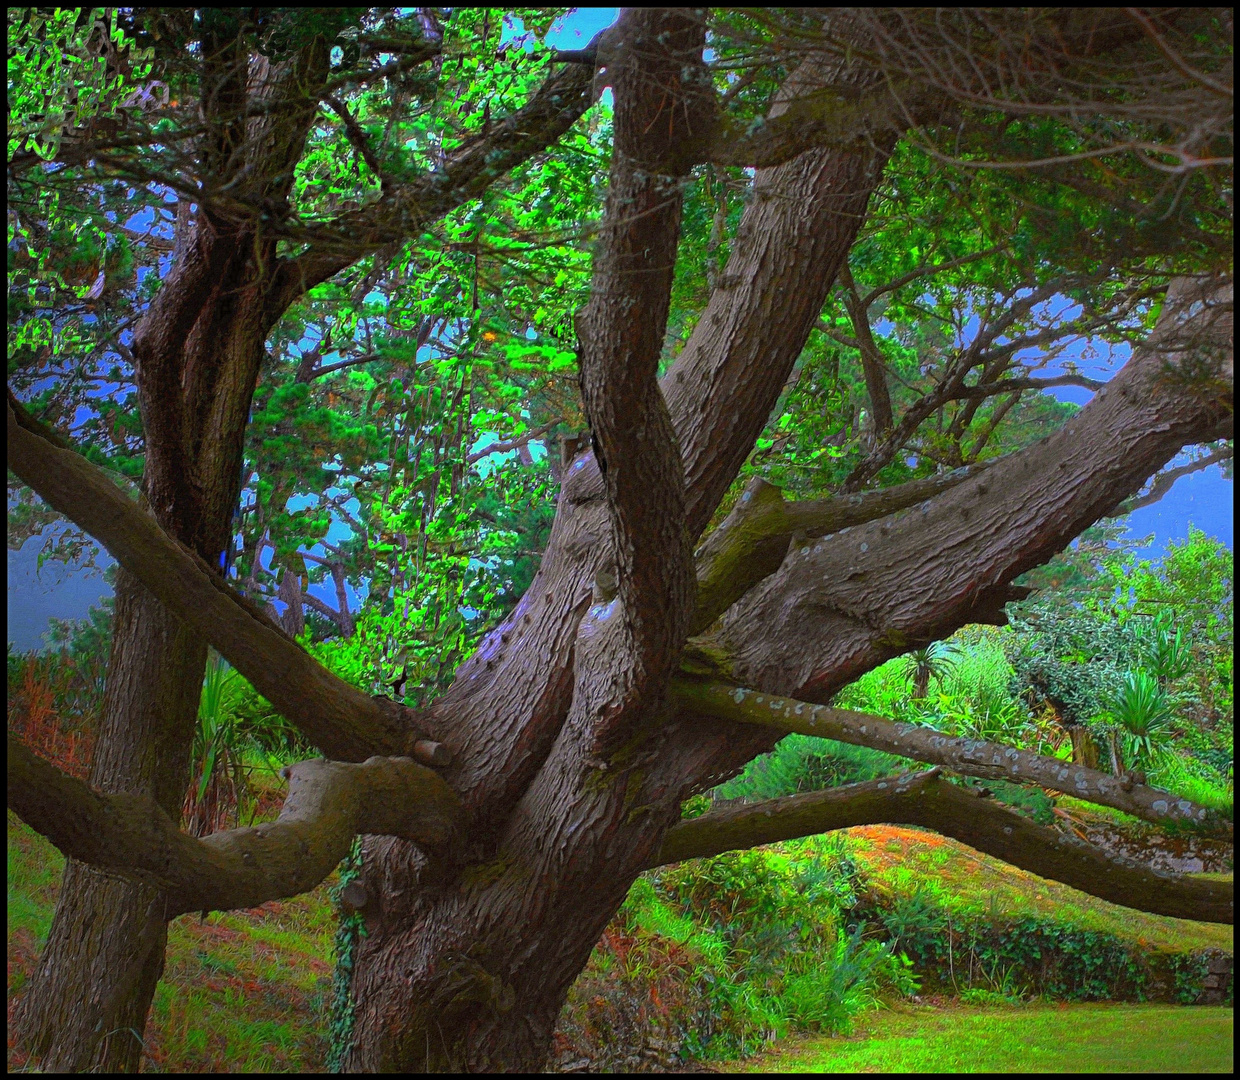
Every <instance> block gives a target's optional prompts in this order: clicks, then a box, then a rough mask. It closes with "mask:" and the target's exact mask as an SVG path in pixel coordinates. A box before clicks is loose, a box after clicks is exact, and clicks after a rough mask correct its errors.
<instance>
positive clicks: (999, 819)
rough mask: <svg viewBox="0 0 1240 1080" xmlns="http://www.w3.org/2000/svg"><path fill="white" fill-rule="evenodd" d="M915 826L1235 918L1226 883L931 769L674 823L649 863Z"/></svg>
mask: <svg viewBox="0 0 1240 1080" xmlns="http://www.w3.org/2000/svg"><path fill="white" fill-rule="evenodd" d="M884 823H886V824H899V825H919V826H921V827H923V828H927V829H932V830H934V831H935V832H937V833H941V834H942V835H944V836H951V837H953V838H954V839H956V840H960V841H962V842H963V843H965V844H968V845H969V846H970V847H973V848H976V849H977V850H978V851H984V852H985V853H986V854H987V855H993V856H994V857H995V858H997V859H1002V860H1003V861H1004V862H1006V863H1008V864H1009V865H1011V866H1017V867H1020V868H1021V869H1022V870H1028V871H1030V872H1032V873H1034V874H1038V875H1040V876H1041V877H1044V878H1049V879H1050V880H1051V881H1059V882H1062V883H1063V884H1065V885H1071V886H1072V887H1073V888H1074V889H1080V890H1081V892H1084V893H1088V894H1089V895H1090V896H1097V897H1099V898H1101V899H1103V900H1108V901H1110V902H1111V903H1113V904H1122V905H1124V906H1125V907H1130V908H1136V909H1137V910H1138V911H1148V912H1152V913H1153V914H1155V915H1170V916H1171V917H1173V918H1177V919H1196V920H1198V921H1201V922H1217V923H1227V924H1228V925H1231V924H1233V923H1234V920H1235V904H1234V901H1233V897H1232V883H1231V882H1230V881H1213V880H1209V879H1204V878H1198V877H1190V876H1188V875H1179V874H1166V873H1162V872H1160V871H1157V870H1151V869H1149V868H1148V867H1145V866H1141V865H1140V864H1139V863H1136V862H1134V861H1132V860H1131V859H1125V858H1123V857H1121V856H1113V855H1108V854H1106V853H1105V852H1103V851H1101V850H1100V849H1099V848H1096V847H1094V846H1092V845H1091V844H1086V843H1084V842H1083V841H1081V840H1078V839H1077V838H1076V837H1075V836H1067V835H1064V834H1063V833H1060V832H1058V831H1057V830H1055V829H1048V828H1046V827H1045V826H1042V825H1038V824H1036V823H1035V822H1033V821H1030V820H1029V819H1028V818H1026V817H1022V816H1021V815H1020V814H1018V813H1016V812H1015V811H1013V810H1008V809H1007V808H1006V807H1004V806H1002V805H1001V804H998V803H996V802H994V801H993V800H989V799H985V798H978V796H977V795H976V794H973V793H971V792H969V791H967V790H965V789H963V788H960V787H957V786H956V785H954V784H948V783H944V782H943V781H942V779H941V778H940V776H939V770H938V769H931V770H930V771H929V772H924V773H917V774H909V773H904V774H903V775H901V776H899V777H894V778H892V779H891V780H872V781H870V782H869V783H865V784H849V785H848V786H846V787H840V788H832V789H830V790H827V791H816V792H812V793H810V794H807V795H792V796H789V797H787V798H784V799H769V800H767V801H766V802H761V803H758V804H756V805H749V806H740V807H730V808H728V809H726V810H717V811H714V812H713V813H709V814H704V815H703V816H702V817H699V818H693V819H692V820H689V821H681V822H679V823H678V824H676V825H673V826H672V828H671V829H670V830H668V833H667V835H666V836H665V837H664V840H663V847H662V848H661V849H660V850H659V854H658V856H657V857H656V858H654V859H652V860H651V862H650V866H652V867H653V866H661V865H663V864H665V863H671V862H680V861H681V860H682V859H693V858H699V857H702V856H707V855H717V854H719V853H720V852H723V851H731V850H733V849H735V848H749V847H753V846H755V845H756V844H770V843H774V842H776V841H779V840H792V839H795V838H796V837H799V836H812V835H815V834H817V833H824V832H831V831H832V830H835V829H846V828H849V827H851V826H853V825H877V824H884Z"/></svg>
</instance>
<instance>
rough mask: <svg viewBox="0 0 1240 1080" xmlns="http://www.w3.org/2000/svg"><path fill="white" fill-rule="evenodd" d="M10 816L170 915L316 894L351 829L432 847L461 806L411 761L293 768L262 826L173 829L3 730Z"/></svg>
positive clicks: (147, 801) (147, 803)
mask: <svg viewBox="0 0 1240 1080" xmlns="http://www.w3.org/2000/svg"><path fill="white" fill-rule="evenodd" d="M8 758H9V764H8V789H9V795H8V798H9V801H8V805H9V808H10V809H11V810H13V811H15V812H16V813H17V814H18V815H19V816H20V817H21V818H22V820H23V821H25V822H26V824H28V825H29V826H30V827H31V828H33V829H34V830H35V831H36V832H39V833H42V834H43V835H44V836H46V837H47V838H48V839H49V840H50V841H51V842H52V843H53V844H55V845H56V846H57V847H58V848H59V849H60V850H61V851H62V852H64V853H65V855H68V856H71V857H73V858H75V859H79V860H80V861H82V862H85V863H89V864H91V865H92V866H98V867H102V868H103V869H107V870H113V871H116V872H117V873H120V874H123V875H126V876H128V877H133V878H137V879H139V880H141V881H145V882H147V883H148V884H152V885H156V886H158V887H159V888H161V889H164V890H165V891H166V892H167V895H168V907H167V910H166V912H165V914H166V917H167V918H173V917H175V916H177V915H180V914H182V913H184V912H186V911H227V910H230V909H233V908H248V907H256V906H257V905H258V904H262V903H264V902H266V901H267V900H277V899H281V898H284V897H289V896H297V895H298V894H300V893H303V892H306V891H307V890H309V889H313V888H314V887H315V886H316V885H318V884H319V883H320V882H321V881H323V879H324V878H326V877H327V875H328V874H330V873H331V872H332V870H333V869H335V867H336V864H337V863H339V862H340V860H341V859H342V858H344V856H345V855H347V854H348V852H349V845H350V844H351V843H352V842H353V837H354V836H356V835H357V834H358V833H373V834H376V835H380V836H399V837H403V838H404V839H406V840H413V841H416V842H417V843H420V844H425V845H430V846H435V845H441V844H443V843H445V842H446V841H447V840H448V839H449V838H450V837H451V835H452V831H453V828H454V826H455V824H456V822H457V820H458V817H459V802H458V800H457V797H456V795H455V794H454V793H453V791H452V789H451V788H449V787H448V785H447V784H445V783H444V782H443V780H441V779H440V778H439V776H438V775H437V774H436V773H434V772H432V771H431V770H430V769H427V768H424V767H423V766H421V765H418V764H417V763H416V762H414V761H413V760H412V759H411V758H380V757H372V758H370V759H368V760H367V761H365V762H362V763H361V764H353V763H349V762H341V761H324V760H323V759H321V758H316V759H314V760H312V761H302V762H299V763H298V764H296V765H290V766H288V767H287V769H286V770H285V773H286V775H287V776H288V780H289V793H288V797H287V798H286V799H285V800H284V809H283V810H282V811H281V812H280V817H279V818H278V819H277V820H276V821H275V822H273V823H272V824H269V825H257V826H255V827H253V828H249V829H232V830H229V831H228V832H219V833H213V834H212V835H210V836H207V837H204V838H202V839H201V840H198V839H195V838H194V837H192V836H190V835H189V834H187V833H184V832H181V831H180V830H179V829H178V828H177V827H176V825H174V824H173V823H172V820H171V819H170V818H169V817H168V815H167V814H166V813H165V812H164V810H163V808H162V807H161V806H160V805H159V804H158V803H157V802H156V801H155V800H154V799H152V798H149V797H148V796H145V795H128V794H117V795H104V794H101V793H100V792H98V791H95V790H94V789H93V788H92V787H90V786H89V785H88V784H86V783H85V782H84V781H82V780H78V779H77V778H76V777H72V776H69V775H67V774H65V773H63V772H61V771H60V770H59V769H57V768H56V766H54V765H52V764H51V763H50V762H48V761H45V760H43V759H42V758H40V757H38V756H37V755H36V754H34V753H32V752H31V751H30V750H29V749H27V747H26V746H25V745H23V744H22V742H21V741H20V740H19V739H18V738H17V737H16V736H14V735H13V734H12V732H10V733H9V743H8Z"/></svg>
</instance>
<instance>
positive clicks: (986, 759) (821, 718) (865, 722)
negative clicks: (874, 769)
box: [672, 678, 1233, 837]
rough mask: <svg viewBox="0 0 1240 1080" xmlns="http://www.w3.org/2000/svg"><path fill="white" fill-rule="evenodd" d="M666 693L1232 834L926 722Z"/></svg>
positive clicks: (1158, 801)
mask: <svg viewBox="0 0 1240 1080" xmlns="http://www.w3.org/2000/svg"><path fill="white" fill-rule="evenodd" d="M672 700H673V701H674V702H675V703H676V704H677V705H678V706H679V707H681V708H685V709H688V710H690V711H692V712H694V713H701V714H706V715H709V716H718V717H720V718H722V719H726V720H735V721H739V722H740V723H742V724H760V725H762V726H763V727H775V728H779V729H780V730H781V731H797V732H800V733H801V734H802V735H816V736H819V737H820V738H824V739H835V740H837V741H838V742H846V743H852V744H853V745H855V746H869V747H873V748H874V749H876V750H884V751H886V752H887V753H889V754H896V755H898V756H899V757H906V758H912V759H914V760H915V761H925V762H927V763H929V764H932V765H944V766H946V767H947V768H949V769H951V770H953V771H954V772H959V773H964V774H965V775H967V776H981V777H985V778H986V779H988V780H1007V781H1009V782H1010V783H1015V784H1040V785H1041V786H1043V787H1048V788H1054V789H1055V790H1057V791H1066V792H1068V793H1070V794H1071V795H1074V796H1075V797H1076V798H1078V799H1084V800H1086V801H1088V802H1093V803H1098V804H1100V805H1102V806H1111V807H1114V808H1115V809H1116V810H1122V811H1124V813H1126V814H1132V815H1133V816H1134V817H1139V818H1143V819H1144V820H1146V821H1153V822H1157V823H1160V824H1165V823H1167V822H1177V823H1184V822H1188V823H1191V824H1193V825H1195V826H1198V827H1201V828H1204V829H1207V830H1209V831H1211V832H1215V833H1219V834H1222V835H1226V836H1228V837H1230V836H1231V835H1232V834H1233V827H1232V823H1231V822H1230V821H1228V820H1226V819H1225V818H1223V817H1222V816H1221V815H1220V814H1218V813H1217V812H1215V811H1213V810H1208V809H1206V808H1205V807H1203V806H1196V805H1194V804H1193V803H1191V802H1189V801H1188V800H1187V799H1180V798H1177V797H1176V796H1175V795H1172V794H1170V793H1169V792H1166V791H1159V790H1158V789H1157V788H1152V787H1147V786H1146V785H1145V784H1134V783H1131V782H1129V781H1128V780H1125V779H1121V778H1119V777H1114V776H1108V775H1107V774H1106V773H1101V772H1098V771H1097V770H1096V769H1087V768H1085V767H1084V766H1082V765H1072V764H1070V763H1068V762H1064V761H1059V760H1058V759H1057V758H1053V757H1046V756H1045V755H1043V754H1034V753H1030V752H1029V751H1028V750H1018V749H1017V748H1016V747H1014V746H1005V745H1003V744H1001V743H993V742H988V741H986V740H985V739H961V738H953V737H952V736H950V735H944V734H943V733H942V732H939V731H935V730H934V729H933V728H924V727H918V726H917V725H916V724H897V723H893V722H892V721H890V720H887V719H885V718H883V717H881V716H873V715H871V714H869V713H860V712H853V711H852V710H850V709H833V708H829V707H828V706H826V705H810V704H808V703H806V702H803V701H794V700H792V699H790V698H782V697H774V696H772V695H770V694H758V693H755V692H754V691H753V690H746V689H743V688H741V687H738V686H728V685H725V684H723V683H717V682H707V681H700V680H696V679H683V678H682V679H676V680H675V681H674V682H673V683H672Z"/></svg>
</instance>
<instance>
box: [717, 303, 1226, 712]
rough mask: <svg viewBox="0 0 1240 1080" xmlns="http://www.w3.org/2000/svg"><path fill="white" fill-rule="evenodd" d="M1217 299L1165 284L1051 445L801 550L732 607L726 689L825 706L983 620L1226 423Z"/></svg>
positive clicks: (1221, 311) (725, 635)
mask: <svg viewBox="0 0 1240 1080" xmlns="http://www.w3.org/2000/svg"><path fill="white" fill-rule="evenodd" d="M1231 319H1232V313H1231V290H1230V286H1229V285H1224V284H1220V283H1219V282H1217V281H1215V282H1214V283H1213V284H1211V285H1209V286H1208V287H1207V288H1205V289H1203V290H1196V289H1190V288H1189V283H1187V282H1185V281H1182V280H1181V281H1177V282H1174V283H1173V285H1172V287H1171V288H1170V289H1169V290H1168V297H1167V300H1166V303H1165V305H1164V308H1163V311H1162V314H1161V315H1160V317H1159V321H1158V324H1157V326H1156V327H1155V329H1154V331H1153V332H1152V333H1151V334H1150V335H1149V337H1148V338H1147V339H1146V340H1145V341H1144V342H1142V343H1141V345H1140V346H1139V347H1138V348H1137V349H1136V350H1135V351H1134V353H1133V357H1132V359H1131V360H1130V361H1129V362H1128V363H1127V364H1126V365H1125V366H1124V368H1123V369H1122V370H1121V371H1120V372H1119V373H1118V374H1117V375H1116V376H1115V377H1114V378H1113V379H1112V380H1111V381H1110V382H1109V383H1108V384H1107V385H1106V386H1105V387H1104V388H1103V389H1102V390H1100V391H1098V393H1097V394H1095V395H1094V397H1093V399H1092V400H1091V401H1090V403H1089V404H1088V405H1086V406H1085V407H1084V408H1083V409H1082V410H1081V411H1080V412H1079V413H1078V414H1076V415H1075V416H1073V417H1072V418H1071V419H1070V420H1068V422H1067V423H1066V424H1065V425H1064V426H1063V427H1062V428H1061V429H1060V430H1058V431H1057V432H1055V433H1054V434H1053V435H1050V436H1048V437H1047V438H1046V439H1044V440H1042V441H1041V442H1040V443H1037V444H1035V445H1034V446H1031V447H1027V448H1026V449H1024V450H1022V451H1020V452H1018V453H1015V454H1010V455H1008V456H1007V457H1005V458H1003V459H1001V460H1000V461H998V462H996V463H994V464H992V465H991V466H990V468H989V469H987V470H986V472H985V473H983V474H982V475H980V476H976V477H972V478H970V479H967V480H966V481H965V482H964V483H962V484H960V485H959V486H957V487H956V488H954V489H953V490H951V491H949V492H946V493H944V494H943V495H941V496H939V497H938V498H936V499H934V500H930V501H927V502H926V503H924V504H923V505H922V506H921V507H919V508H918V509H917V510H911V509H910V510H907V511H905V512H904V513H903V514H902V515H900V516H898V517H896V518H894V519H883V520H881V521H878V522H873V523H871V524H869V525H864V526H862V527H860V528H858V529H856V530H854V531H852V532H851V533H849V534H848V535H847V536H846V537H845V536H837V537H836V538H835V540H834V541H833V542H832V543H823V544H814V545H804V546H803V547H802V548H801V549H799V550H798V551H797V552H796V553H795V554H794V555H792V556H791V557H789V558H787V559H785V560H784V562H783V564H782V565H781V567H780V569H779V570H778V571H777V572H776V573H774V574H772V575H771V576H770V577H768V578H766V579H765V580H764V581H762V582H761V584H759V585H758V586H757V587H756V588H754V589H751V590H750V592H749V593H748V594H747V595H746V596H745V597H744V598H743V599H742V600H741V602H740V603H737V604H734V605H733V606H732V608H731V609H730V610H729V611H728V612H727V614H726V616H725V618H724V621H723V624H722V625H721V627H720V629H719V631H718V632H717V633H716V635H715V636H714V638H713V639H712V641H713V648H714V649H716V650H717V651H718V652H720V653H722V654H726V655H728V656H729V657H730V658H731V661H730V662H731V667H732V676H731V677H732V679H733V681H735V682H737V683H740V684H742V685H748V686H753V687H756V688H757V689H759V690H760V691H763V692H771V693H776V694H781V695H785V696H789V697H796V698H798V699H802V700H805V701H812V702H817V703H826V702H827V701H828V700H829V699H830V697H831V695H832V694H834V693H835V692H836V691H837V690H839V689H840V688H841V687H843V686H846V685H847V684H848V683H850V682H852V681H853V680H854V679H856V678H857V677H858V676H859V675H861V674H862V673H863V672H865V671H868V670H870V669H871V668H873V667H875V666H877V665H878V664H880V663H882V662H883V661H884V660H887V659H889V658H890V657H892V656H896V655H899V654H900V653H903V652H906V651H907V650H908V649H909V648H911V647H914V646H915V645H916V644H917V643H918V642H926V641H933V640H936V639H939V638H943V637H946V636H947V635H949V634H950V633H952V632H953V631H954V630H956V629H957V628H958V627H960V626H962V625H964V624H965V623H968V622H977V621H979V614H983V615H985V616H986V617H993V616H994V615H995V614H997V612H998V611H999V610H1000V609H1001V607H1002V604H1003V602H1004V600H1005V599H1006V595H1007V593H1006V591H1007V589H1008V583H1009V582H1011V581H1012V579H1013V578H1015V577H1016V576H1017V575H1019V574H1021V573H1023V572H1024V571H1026V570H1029V569H1031V568H1033V567H1034V566H1038V565H1040V564H1041V563H1043V562H1045V561H1046V560H1047V559H1048V558H1049V557H1050V556H1051V555H1053V554H1054V553H1055V552H1057V551H1059V550H1061V549H1062V548H1063V547H1065V546H1066V545H1067V544H1068V543H1069V542H1070V541H1071V540H1072V539H1073V538H1074V537H1076V536H1078V535H1080V533H1081V532H1082V531H1083V530H1084V529H1085V528H1086V527H1088V526H1089V525H1091V524H1093V523H1094V522H1095V521H1097V520H1098V518H1100V517H1102V516H1103V515H1105V514H1107V513H1109V512H1110V511H1111V510H1112V509H1113V508H1114V507H1115V505H1116V503H1117V502H1119V501H1120V499H1122V498H1123V497H1125V496H1127V495H1128V494H1130V493H1131V492H1132V491H1134V490H1137V489H1139V487H1140V486H1141V485H1142V484H1143V483H1144V482H1145V480H1146V479H1147V478H1148V477H1149V476H1150V474H1151V473H1153V472H1154V471H1156V470H1157V469H1158V468H1159V467H1161V466H1162V465H1163V464H1164V463H1165V462H1166V461H1168V460H1169V459H1170V458H1172V457H1173V456H1174V455H1175V454H1176V453H1178V452H1179V451H1180V449H1181V448H1182V447H1183V446H1185V445H1188V444H1190V443H1196V442H1200V441H1202V440H1203V439H1213V438H1218V437H1219V436H1218V435H1217V434H1215V432H1216V431H1217V429H1219V427H1220V425H1223V424H1226V423H1229V422H1230V417H1231V412H1232V389H1231V379H1232V373H1231V368H1232V359H1231V358H1232V348H1233V346H1232V339H1231Z"/></svg>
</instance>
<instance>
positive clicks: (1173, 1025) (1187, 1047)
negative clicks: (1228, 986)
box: [716, 1004, 1233, 1073]
mask: <svg viewBox="0 0 1240 1080" xmlns="http://www.w3.org/2000/svg"><path fill="white" fill-rule="evenodd" d="M716 1068H719V1069H721V1070H722V1071H725V1072H830V1073H843V1072H893V1073H894V1072H1189V1073H1195V1072H1220V1073H1230V1072H1232V1071H1233V1053H1232V1010H1231V1009H1225V1008H1215V1007H1206V1006H1197V1007H1186V1006H1174V1005H1092V1004H1091V1005H1030V1006H1024V1007H1017V1008H997V1009H996V1008H973V1007H968V1006H951V1007H946V1008H935V1007H931V1006H901V1007H899V1008H898V1009H897V1010H895V1011H892V1012H885V1013H877V1014H871V1016H870V1017H868V1018H867V1019H866V1020H863V1021H862V1023H861V1024H859V1025H858V1028H857V1031H856V1033H855V1034H854V1035H853V1036H852V1037H850V1038H846V1039H845V1038H827V1037H823V1036H803V1037H800V1038H791V1039H785V1040H783V1041H782V1042H780V1043H778V1044H776V1046H775V1047H773V1048H772V1049H771V1050H769V1051H767V1052H766V1053H763V1054H760V1055H758V1056H757V1057H753V1058H748V1059H746V1060H745V1061H740V1062H734V1063H730V1064H724V1065H717V1066H716Z"/></svg>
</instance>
